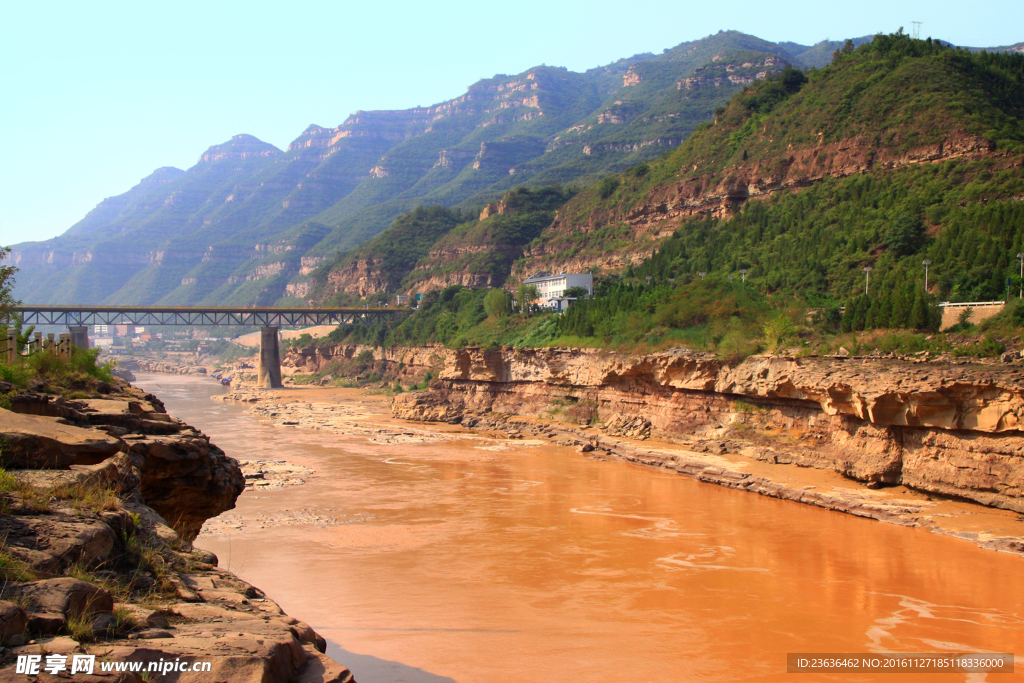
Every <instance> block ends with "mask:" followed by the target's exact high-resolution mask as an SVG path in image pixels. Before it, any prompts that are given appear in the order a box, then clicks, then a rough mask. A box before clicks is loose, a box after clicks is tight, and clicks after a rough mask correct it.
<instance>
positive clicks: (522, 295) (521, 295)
mask: <svg viewBox="0 0 1024 683" xmlns="http://www.w3.org/2000/svg"><path fill="white" fill-rule="evenodd" d="M539 296H540V292H538V291H537V285H525V284H523V285H519V288H518V289H517V290H516V301H518V302H519V312H520V313H526V311H527V310H528V307H529V305H530V304H532V303H533V302H534V301H536V300H537V298H538V297H539Z"/></svg>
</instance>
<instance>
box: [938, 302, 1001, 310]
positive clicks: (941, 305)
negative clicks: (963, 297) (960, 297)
mask: <svg viewBox="0 0 1024 683" xmlns="http://www.w3.org/2000/svg"><path fill="white" fill-rule="evenodd" d="M1005 305H1006V302H1005V301H958V302H956V303H953V302H951V301H942V302H940V303H939V308H978V307H979V306H1005Z"/></svg>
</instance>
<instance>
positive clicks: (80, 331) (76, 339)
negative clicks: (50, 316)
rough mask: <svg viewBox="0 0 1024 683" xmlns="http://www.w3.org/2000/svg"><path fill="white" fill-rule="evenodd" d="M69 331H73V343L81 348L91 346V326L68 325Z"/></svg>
mask: <svg viewBox="0 0 1024 683" xmlns="http://www.w3.org/2000/svg"><path fill="white" fill-rule="evenodd" d="M68 331H69V332H70V333H71V345H72V346H77V347H78V348H80V349H88V348H89V328H88V327H85V326H84V325H83V326H80V327H79V326H74V327H72V326H71V325H68Z"/></svg>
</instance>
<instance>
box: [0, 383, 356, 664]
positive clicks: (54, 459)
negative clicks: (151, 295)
mask: <svg viewBox="0 0 1024 683" xmlns="http://www.w3.org/2000/svg"><path fill="white" fill-rule="evenodd" d="M0 389H2V390H3V393H5V394H7V395H8V397H9V398H10V406H11V408H12V410H4V409H0V440H2V443H3V456H4V459H3V465H4V467H5V469H6V472H5V473H4V474H3V475H2V477H0V560H2V562H0V573H2V575H0V578H2V579H3V580H2V581H0V681H8V680H10V681H22V680H27V679H26V677H25V675H24V674H21V673H17V672H16V671H15V668H14V662H15V659H16V657H17V655H21V654H26V655H40V654H42V655H48V654H52V655H64V656H68V657H69V658H68V659H67V661H68V662H70V661H71V660H70V655H73V654H83V653H84V654H92V655H95V656H96V658H97V662H102V661H108V662H109V661H113V662H143V663H144V664H145V663H148V662H156V661H159V660H161V659H163V660H165V661H174V660H177V659H180V660H182V661H185V662H195V661H208V662H210V663H211V664H212V670H211V671H209V672H204V673H195V674H192V673H185V674H180V675H179V674H177V673H175V674H173V676H174V680H182V681H184V680H218V681H233V682H234V681H239V682H240V683H270V682H274V683H285V682H286V681H304V682H307V683H354V682H353V680H352V675H351V673H350V672H349V671H348V669H346V668H345V667H343V666H341V665H339V664H337V663H335V662H333V661H332V660H331V659H329V658H328V657H326V656H325V655H324V654H323V653H324V652H325V649H326V642H325V641H324V639H323V638H321V637H320V636H319V635H317V634H316V633H315V632H314V631H313V629H311V628H310V627H309V626H308V625H306V624H304V623H302V622H300V621H298V620H296V619H294V618H292V617H289V616H288V615H286V614H285V613H284V612H283V611H282V610H281V608H280V607H279V606H278V605H277V604H276V603H275V602H273V601H272V600H270V599H269V598H267V597H266V596H265V595H264V594H263V593H262V592H261V591H260V590H259V589H257V588H255V587H253V586H251V585H249V584H247V583H246V582H244V581H242V580H240V579H239V578H238V577H236V576H234V575H233V574H231V573H230V572H227V571H224V570H222V569H218V568H217V566H216V565H217V558H216V556H215V555H213V554H212V553H209V552H205V551H202V550H195V549H193V548H192V546H191V543H190V542H191V540H192V539H194V538H195V536H196V534H197V533H198V532H199V530H200V528H201V526H202V524H203V522H205V521H206V520H207V519H209V518H211V517H214V516H216V515H219V514H220V513H222V512H224V511H225V510H229V509H231V508H233V507H234V504H235V500H236V498H237V497H238V495H239V494H240V493H241V492H242V490H243V487H244V485H245V482H244V479H243V476H242V472H241V471H240V469H239V466H238V462H237V461H235V460H234V459H232V458H230V457H228V456H227V455H225V454H224V452H223V451H221V450H220V449H219V448H217V447H216V446H215V445H213V444H211V443H210V441H209V439H208V438H207V437H206V436H205V435H204V434H202V433H201V432H199V431H198V430H196V429H195V428H193V427H191V426H189V425H187V424H184V423H182V422H181V421H180V420H176V419H174V418H172V417H170V416H169V415H167V413H166V411H165V410H164V407H163V404H162V403H161V402H160V401H159V400H158V399H157V398H156V397H154V396H152V395H149V394H145V393H143V392H141V391H139V390H137V389H134V388H132V387H129V386H127V385H126V384H125V383H123V382H119V383H118V384H117V385H116V386H111V385H103V387H102V393H101V394H99V395H97V396H94V397H92V398H85V399H76V400H65V399H64V398H61V397H56V396H52V395H48V394H43V393H39V392H22V393H20V394H17V393H16V392H14V391H13V387H10V386H9V385H8V386H3V387H0ZM65 673H66V672H65ZM95 673H96V674H97V675H96V676H83V675H81V674H76V675H74V676H72V677H71V680H95V681H100V680H110V681H123V682H125V683H128V682H131V683H139V682H141V681H143V680H154V678H153V674H152V672H150V673H146V674H145V675H140V674H139V673H132V672H121V673H107V674H101V670H100V668H99V664H97V665H96V669H95ZM50 679H51V676H49V675H48V674H45V673H44V674H42V676H41V677H40V680H50ZM53 680H57V679H56V678H53Z"/></svg>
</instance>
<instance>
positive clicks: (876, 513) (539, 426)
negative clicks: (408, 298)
mask: <svg viewBox="0 0 1024 683" xmlns="http://www.w3.org/2000/svg"><path fill="white" fill-rule="evenodd" d="M230 396H231V394H230V393H229V394H222V395H219V396H216V397H215V398H217V399H219V400H226V397H230ZM423 400H424V399H423V397H422V396H418V395H416V394H414V393H409V394H399V395H398V396H395V397H389V396H385V395H384V394H382V393H376V394H372V393H368V392H366V391H365V390H360V389H345V388H337V387H296V388H291V389H287V390H279V391H276V392H274V394H273V395H272V396H271V397H267V398H261V399H258V400H256V401H253V402H252V403H251V404H250V407H249V408H248V412H250V413H251V414H252V415H253V416H255V417H256V418H258V419H260V420H263V421H266V422H268V423H270V424H273V425H274V426H277V427H283V428H297V429H309V430H316V431H326V432H328V433H332V434H338V435H360V436H363V437H365V438H368V439H369V440H370V441H371V442H373V443H379V444H426V443H437V442H443V441H453V440H460V439H461V440H465V439H484V440H486V441H487V443H488V448H490V449H492V450H494V451H501V450H503V449H511V448H519V447H522V446H524V445H526V446H531V445H532V446H536V445H541V444H552V445H556V446H567V447H571V448H572V449H573V450H575V451H577V452H580V453H583V454H584V457H585V458H587V459H588V460H590V461H593V463H594V466H598V467H599V466H600V463H602V462H606V461H609V460H619V461H623V462H629V463H634V464H637V465H642V466H645V467H651V468H656V469H659V470H664V471H670V472H675V473H678V474H680V475H683V476H686V477H689V478H692V479H695V480H697V481H700V482H704V483H707V484H714V485H717V486H723V487H726V488H731V489H736V490H741V491H747V492H751V493H757V494H760V495H762V496H768V497H772V498H778V499H782V500H788V501H792V502H797V503H802V504H805V505H812V506H815V507H819V508H824V509H826V510H832V511H836V512H842V513H846V514H851V515H855V516H858V517H863V518H866V519H872V520H877V521H881V522H887V523H890V524H896V525H899V526H904V527H911V528H922V529H926V530H929V531H932V532H934V533H938V534H943V535H947V536H953V537H956V538H961V539H964V540H967V541H970V542H972V543H975V544H977V545H978V546H980V547H982V548H987V549H990V550H998V551H1004V552H1010V553H1014V554H1017V555H1021V556H1024V518H1022V517H1021V515H1020V514H1019V513H1018V512H1016V511H1013V510H1002V509H996V508H992V507H987V506H982V505H978V504H976V503H972V502H968V501H964V500H958V499H955V498H950V497H944V496H940V495H936V494H933V493H928V492H923V491H918V490H915V489H913V488H911V487H907V486H902V485H897V486H886V487H884V488H877V487H870V486H869V485H868V484H866V483H864V482H858V481H855V480H851V479H850V478H848V477H844V476H842V475H841V474H839V473H837V472H835V471H831V470H829V469H823V468H818V467H808V466H801V465H799V464H796V463H794V462H786V461H785V460H783V459H781V458H777V460H776V462H769V461H766V460H765V459H759V458H758V457H757V455H758V454H759V453H758V452H752V451H751V450H750V445H749V444H745V443H743V442H741V441H738V440H735V439H730V438H728V437H726V438H722V439H707V438H704V439H698V440H695V441H694V442H692V443H689V444H682V443H680V442H679V441H678V440H666V439H662V438H658V437H654V438H652V437H650V436H649V434H647V433H644V434H643V435H642V438H629V437H626V436H610V435H608V433H607V430H602V429H600V428H599V427H598V426H579V425H571V424H566V423H565V422H564V421H560V420H557V419H553V418H547V419H545V418H544V417H539V416H534V417H522V416H515V415H509V414H494V413H491V414H489V415H483V416H471V417H467V418H464V419H461V420H459V421H458V422H457V423H454V421H447V422H440V421H434V422H424V421H423V420H412V421H410V420H407V419H405V418H404V416H402V417H399V419H388V416H387V414H388V413H389V412H390V411H391V410H392V402H393V404H394V412H395V414H396V415H402V411H405V410H407V408H406V407H405V406H408V405H409V403H410V402H412V403H413V404H414V405H418V404H420V403H421V402H422V401H423ZM542 414H543V413H538V415H542ZM414 425H415V426H414ZM626 431H628V427H627V429H626ZM780 460H781V461H780Z"/></svg>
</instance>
